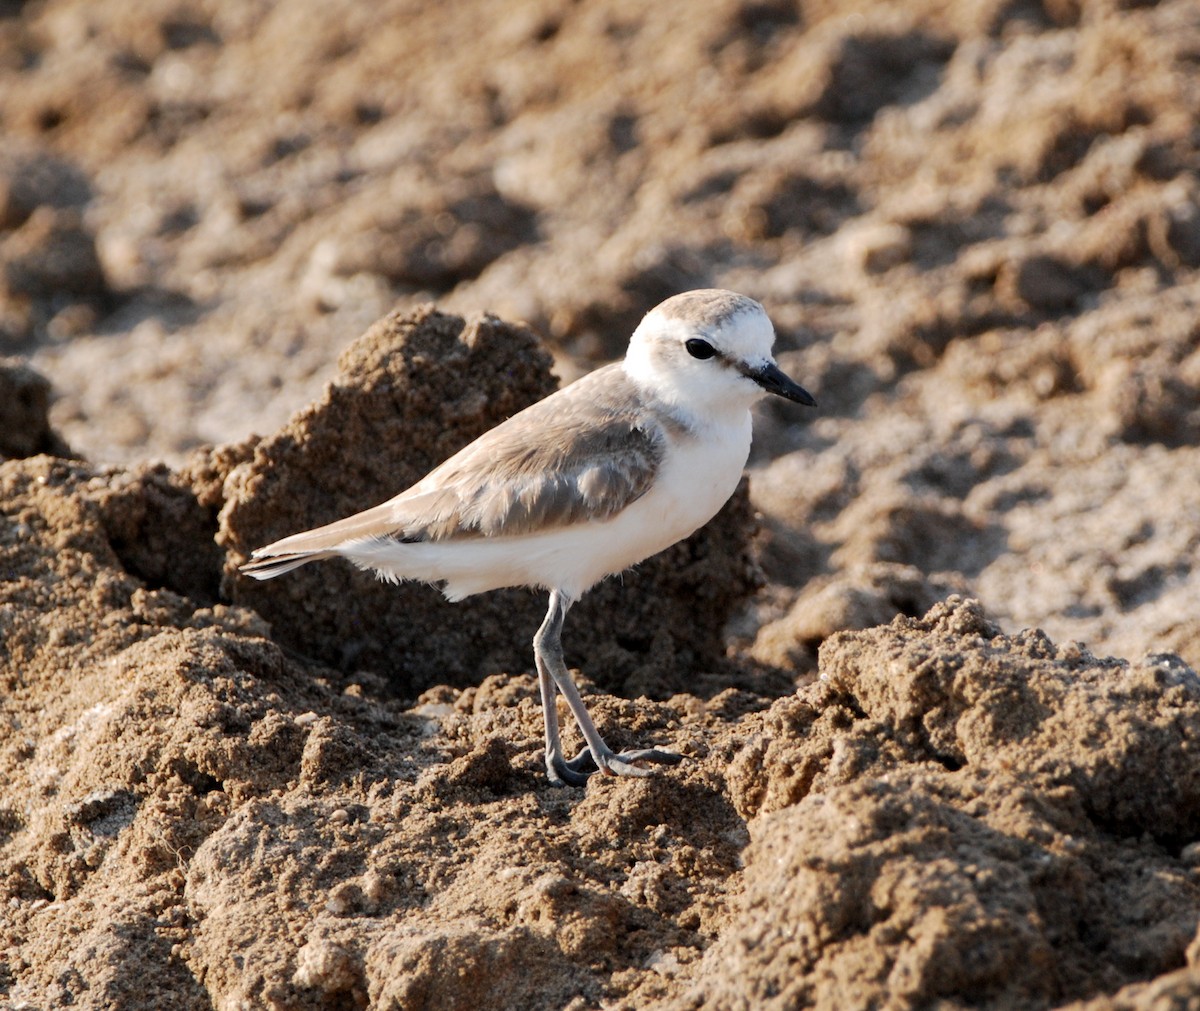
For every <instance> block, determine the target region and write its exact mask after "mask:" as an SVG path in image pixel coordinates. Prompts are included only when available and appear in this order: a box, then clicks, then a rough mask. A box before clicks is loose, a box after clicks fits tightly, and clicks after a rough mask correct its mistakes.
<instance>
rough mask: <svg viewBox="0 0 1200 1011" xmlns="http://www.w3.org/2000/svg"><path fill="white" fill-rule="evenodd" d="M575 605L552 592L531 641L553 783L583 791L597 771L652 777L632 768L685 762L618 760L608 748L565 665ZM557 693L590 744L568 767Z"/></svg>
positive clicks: (632, 754) (643, 754) (644, 755)
mask: <svg viewBox="0 0 1200 1011" xmlns="http://www.w3.org/2000/svg"><path fill="white" fill-rule="evenodd" d="M573 603H574V601H573V600H571V598H570V597H568V596H566V595H565V594H562V593H559V591H558V590H551V591H550V607H549V609H548V610H547V611H546V618H545V620H544V621H543V622H542V626H541V628H539V629H538V632H537V635H536V636H535V637H534V640H533V655H534V661H535V662H536V664H537V669H538V683H539V685H540V687H541V692H542V710H543V714H544V718H545V721H546V772H547V774H548V775H549V776H550V782H552V783H555V784H557V785H570V786H582V785H583V784H584V783H586V782H587V778H588V776H590V775H591V774H592V773H593V772H594V771H596V770H597V769H600V770H601V771H603V772H606V773H608V774H609V775H616V776H648V775H650V770H649V769H643V768H641V767H640V766H638V765H636V764H634V763H636V762H658V763H661V764H666V765H675V764H676V763H678V762H679V761H681V760H682V759H681V756H679V755H676V754H674V753H672V752H670V751H658V750H657V749H654V748H646V749H644V750H640V751H626V752H622V753H621V754H619V755H618V754H616V753H615V752H614V751H613V750H612V749H611V748H610V747H609V746H608V745H607V744H605V743H604V739H603V738H602V737H601V736H600V732H599V731H598V730H597V729H596V725H595V724H594V723H593V722H592V718H591V716H589V715H588V711H587V707H586V706H584V704H583V699H582V698H580V696H579V689H578V688H576V687H575V682H574V680H572V678H571V674H570V672H569V671H568V670H567V665H566V664H565V663H564V662H563V654H562V626H563V620H564V619H565V618H566V616H567V611H569V610H570V609H571V605H572V604H573ZM555 687H557V688H558V690H559V691H560V692H562V694H563V697H564V698H565V699H566V700H567V706H568V707H569V708H570V710H571V715H572V716H574V717H575V722H576V723H577V724H578V725H579V729H580V732H581V733H582V734H583V739H584V741H586V742H587V747H586V748H584V750H583V751H581V752H580V753H579V754H578V755H577V756H576V757H575V758H574V759H572V760H571V761H570V762H568V761H566V760H565V759H564V758H563V753H562V741H561V740H560V739H559V735H558V712H557V710H556V709H555V705H554V689H555Z"/></svg>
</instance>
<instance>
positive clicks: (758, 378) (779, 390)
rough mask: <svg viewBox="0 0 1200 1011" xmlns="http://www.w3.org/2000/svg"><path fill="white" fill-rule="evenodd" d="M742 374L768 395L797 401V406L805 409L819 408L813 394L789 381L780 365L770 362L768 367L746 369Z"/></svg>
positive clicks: (796, 383)
mask: <svg viewBox="0 0 1200 1011" xmlns="http://www.w3.org/2000/svg"><path fill="white" fill-rule="evenodd" d="M742 374H743V375H744V376H746V377H747V378H749V379H753V380H754V381H755V382H756V383H758V385H759V386H761V387H762V388H763V389H764V390H766V391H767V392H768V393H774V394H775V395H776V396H779V397H783V398H785V399H786V400H792V401H795V403H797V404H803V405H804V406H805V407H816V406H817V402H816V401H815V400H813V398H812V394H811V393H809V392H808V390H806V389H805V388H804V387H803V386H801V385H800V384H799V383H798V382H796V381H795V380H793V379H789V378H788V377H787V376H786V375H784V374H783V372H781V371H780V369H779V366H778V365H775V364H773V363H771V362H768V363H767V364H766V365H760V366H758V367H757V368H749V367H744V368H743V369H742Z"/></svg>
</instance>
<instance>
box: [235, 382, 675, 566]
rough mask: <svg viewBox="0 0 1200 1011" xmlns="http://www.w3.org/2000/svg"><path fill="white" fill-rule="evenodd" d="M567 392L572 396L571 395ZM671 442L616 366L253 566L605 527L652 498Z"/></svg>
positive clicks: (265, 552) (271, 548) (290, 540)
mask: <svg viewBox="0 0 1200 1011" xmlns="http://www.w3.org/2000/svg"><path fill="white" fill-rule="evenodd" d="M568 392H569V394H570V395H569V396H568V395H567V394H568ZM664 448H665V436H664V434H663V431H662V428H661V427H660V425H659V424H658V422H657V421H656V420H655V416H654V414H653V413H652V412H651V411H649V410H647V409H646V407H645V405H644V403H643V402H642V400H641V398H640V396H639V394H638V392H637V390H636V389H635V388H634V387H633V386H632V384H631V383H630V382H629V381H628V380H627V379H626V378H625V374H624V372H623V371H622V370H621V369H620V366H616V365H610V366H607V367H605V368H603V369H599V370H598V371H596V372H593V373H591V374H590V375H588V376H585V377H584V378H583V379H580V380H579V381H578V382H577V383H574V384H572V385H571V386H570V387H568V388H567V389H564V390H560V391H559V392H558V393H555V394H552V395H551V396H549V397H547V398H546V399H545V400H541V401H539V402H538V403H536V404H534V405H533V406H532V407H528V408H526V409H525V410H524V411H521V412H520V413H519V414H517V415H515V416H513V417H512V418H509V419H508V421H505V422H504V423H502V424H500V425H498V426H497V427H495V428H493V429H492V430H491V431H490V432H487V433H486V434H484V435H482V436H480V437H479V438H478V439H476V440H475V441H474V442H472V443H471V444H470V445H468V446H466V447H464V448H463V449H461V450H460V451H459V452H458V453H456V454H455V455H454V456H452V457H450V459H449V460H447V461H446V462H445V463H443V464H442V465H441V466H439V467H438V468H437V469H435V470H434V471H432V472H431V473H430V474H429V475H428V476H427V477H426V478H424V479H423V480H422V481H420V482H419V483H417V484H416V485H414V486H413V487H412V488H410V489H408V490H407V491H405V492H403V493H401V494H400V495H397V496H396V497H395V498H393V499H391V500H389V501H387V502H384V503H383V504H382V505H377V506H374V507H373V508H371V509H367V510H365V511H364V512H361V513H357V514H355V515H354V516H348V517H346V518H345V519H342V520H338V521H337V522H335V523H330V524H328V525H326V526H323V527H318V528H317V529H315V530H307V531H305V532H304V533H300V534H293V535H292V536H291V537H285V538H284V539H283V540H281V541H276V542H275V543H274V544H270V545H268V546H267V547H265V548H259V549H258V550H257V551H255V552H254V557H255V558H256V559H260V561H259V562H257V563H252V564H251V565H250V566H249V567H247V571H250V572H251V574H254V570H255V568H256V567H257V568H259V569H261V570H262V574H263V575H273V574H275V573H276V571H284V570H283V569H280V568H279V566H278V565H273V564H272V563H271V562H270V559H272V558H281V557H283V556H288V557H296V558H299V556H302V555H303V556H309V557H315V556H317V555H318V554H320V553H324V552H328V551H331V550H332V549H335V548H336V547H337V546H339V545H341V544H344V543H346V542H347V541H351V540H359V539H365V538H372V537H394V538H397V539H399V540H406V541H439V540H446V539H448V538H451V537H473V536H484V537H496V536H503V535H508V536H515V535H518V534H524V533H529V532H531V531H534V530H544V529H547V528H551V527H559V526H567V525H569V524H572V523H578V522H582V521H584V520H587V519H607V518H608V517H611V516H614V515H616V514H617V513H619V512H620V511H621V510H622V509H624V508H625V507H626V506H627V505H629V504H630V503H631V502H634V501H636V500H637V499H638V498H640V497H641V496H642V495H644V494H645V493H646V491H647V490H648V489H649V487H650V485H651V484H652V483H653V481H654V477H655V475H656V474H657V473H658V469H659V466H660V464H661V461H662V455H663V451H664Z"/></svg>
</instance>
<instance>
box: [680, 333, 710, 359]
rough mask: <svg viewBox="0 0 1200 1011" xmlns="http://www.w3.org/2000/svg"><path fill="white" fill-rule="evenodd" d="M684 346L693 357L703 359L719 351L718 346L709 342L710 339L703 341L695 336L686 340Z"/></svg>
mask: <svg viewBox="0 0 1200 1011" xmlns="http://www.w3.org/2000/svg"><path fill="white" fill-rule="evenodd" d="M683 346H684V347H685V348H687V352H688V354H689V355H691V356H692V357H693V358H699V359H700V360H701V361H704V360H705V359H706V358H711V357H712V356H713V355H715V354H716V353H717V349H716V348H714V347H713V346H712V345H711V344H709V343H708V341H702V340H701V339H700V338H699V337H693V338H692V339H691V340H690V341H685V342H684V345H683Z"/></svg>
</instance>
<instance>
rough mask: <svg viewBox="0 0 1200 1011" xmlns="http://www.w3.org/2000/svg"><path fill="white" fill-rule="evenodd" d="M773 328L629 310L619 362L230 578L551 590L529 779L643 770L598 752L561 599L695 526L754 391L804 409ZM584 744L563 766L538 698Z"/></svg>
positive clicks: (740, 459) (753, 310) (715, 312)
mask: <svg viewBox="0 0 1200 1011" xmlns="http://www.w3.org/2000/svg"><path fill="white" fill-rule="evenodd" d="M774 342H775V331H774V328H773V327H772V326H771V321H770V320H769V319H768V318H767V314H766V312H765V311H764V310H763V307H762V306H761V305H759V304H758V303H757V302H756V301H754V300H753V299H751V298H747V297H746V296H745V295H738V294H735V293H734V292H731V291H722V290H717V289H703V290H699V291H689V292H685V293H683V294H681V295H676V296H674V297H673V298H669V299H667V300H666V301H665V302H663V303H662V304H661V305H659V306H657V307H656V308H654V309H652V310H651V311H650V312H649V313H647V314H646V316H645V318H644V319H643V320H642V322H641V324H640V325H639V326H638V328H637V329H636V330H635V331H634V333H633V337H632V338H631V339H630V342H629V349H628V351H627V352H626V354H625V358H624V360H623V361H620V362H615V363H613V364H612V365H608V366H605V367H604V368H601V369H597V370H596V371H595V372H592V373H591V374H589V375H587V376H585V377H584V378H582V379H580V380H578V381H577V382H575V383H572V384H571V385H570V386H567V387H565V388H563V389H561V390H559V391H558V392H557V393H554V394H551V395H550V396H548V397H546V398H545V399H544V400H541V401H539V402H538V403H536V404H534V405H533V406H531V407H528V408H526V409H525V410H523V411H521V412H520V413H519V414H516V415H514V416H513V417H511V418H509V419H508V420H507V421H505V422H503V423H501V424H499V425H497V426H496V427H495V428H493V429H492V430H491V431H490V432H487V433H486V434H484V435H482V436H480V437H479V438H478V439H476V440H475V441H474V442H473V443H471V444H470V445H469V446H466V447H465V448H464V449H461V450H459V452H457V453H456V454H454V456H452V457H450V459H449V460H447V461H446V462H445V463H443V464H442V465H441V466H439V467H437V468H436V469H435V470H434V471H432V472H431V473H430V474H429V475H428V476H427V477H425V478H424V479H423V480H421V481H419V482H418V483H417V484H415V485H413V486H412V487H411V488H409V489H408V490H407V491H403V492H401V493H400V494H399V495H397V496H396V497H395V498H393V499H389V500H388V501H387V502H384V503H383V504H382V505H378V506H375V507H374V508H372V509H367V510H366V511H364V512H361V513H358V514H356V515H354V516H350V517H347V518H346V519H342V520H338V521H337V522H335V523H330V524H328V525H327V526H323V527H318V528H316V529H315V530H308V531H305V532H304V533H299V534H293V535H292V536H291V537H285V538H284V539H283V540H280V541H276V542H275V543H274V544H269V545H267V546H266V547H264V548H259V549H258V550H257V551H255V552H254V553H253V555H252V560H251V561H250V562H249V563H248V564H246V565H245V566H243V567H242V571H243V572H245V573H246V574H248V575H250V576H253V577H255V578H256V579H270V578H271V577H273V576H278V575H280V574H282V573H284V572H288V571H290V570H291V569H294V568H296V567H297V566H300V565H304V564H305V563H307V562H311V561H316V560H317V559H321V558H333V557H335V556H339V555H340V556H342V557H344V558H348V559H349V560H350V561H352V562H353V563H354V564H355V565H357V566H359V567H360V568H363V569H371V570H374V571H375V572H376V573H377V574H378V575H379V576H380V577H381V578H383V579H386V580H390V581H392V582H399V581H401V580H406V579H419V580H422V581H424V582H427V583H440V584H442V590H443V592H444V593H445V595H446V597H447V598H448V599H449V600H462V599H463V598H464V597H469V596H470V595H471V594H474V593H482V592H484V591H485V590H495V589H499V588H500V587H504V586H531V587H541V588H544V589H547V590H549V591H550V607H549V610H548V611H547V613H546V618H545V620H544V621H543V622H542V625H541V627H540V628H539V629H538V632H537V635H536V636H535V637H534V640H533V650H534V661H535V663H536V665H537V671H538V681H539V685H540V688H541V696H542V710H543V713H544V717H545V724H546V771H547V773H548V774H549V776H550V780H551V782H553V783H555V784H557V785H571V786H581V785H583V784H584V783H585V782H586V781H587V778H588V776H590V775H591V774H592V773H593V772H595V771H597V770H601V771H603V772H606V773H610V774H615V775H622V776H645V775H649V770H648V769H646V768H644V767H643V763H648V762H649V763H665V764H675V763H677V762H678V761H680V756H679V755H676V754H673V753H671V752H667V751H659V750H657V749H654V748H648V749H644V750H638V751H626V752H622V753H620V754H617V753H615V752H614V751H613V750H612V749H611V748H609V746H608V745H607V744H605V743H604V739H603V738H602V737H601V736H600V733H599V732H598V731H597V729H596V726H595V724H594V723H593V722H592V720H591V718H590V717H589V715H588V711H587V708H586V707H585V706H584V704H583V699H582V698H580V695H579V691H578V689H577V688H576V687H575V683H574V681H573V680H572V679H571V675H570V673H569V672H568V670H567V667H566V664H565V663H564V662H563V651H562V641H561V634H562V626H563V619H564V618H565V617H566V615H567V611H568V610H569V609H570V607H571V605H572V604H573V603H575V601H577V600H578V599H579V598H580V597H581V596H582V595H583V594H584V593H585V592H586V591H587V590H588V589H589V588H591V587H592V586H594V585H595V584H596V583H598V582H599V581H600V580H601V579H603V578H604V577H605V576H609V575H612V574H613V573H616V572H621V571H622V570H624V569H627V568H629V567H630V566H632V565H636V564H637V563H638V562H640V561H642V560H643V559H644V558H648V557H649V556H650V555H653V554H655V553H656V552H658V551H662V550H663V549H664V548H667V547H669V546H670V545H672V544H674V543H675V542H676V541H679V540H682V539H683V538H684V537H687V536H688V535H689V534H691V533H692V532H694V531H695V530H697V529H699V528H700V527H701V526H703V525H704V524H705V523H707V522H708V521H709V520H710V519H712V517H713V516H715V515H716V513H717V510H719V509H720V508H721V506H722V505H724V504H725V502H726V501H727V500H728V499H729V497H730V495H732V494H733V491H734V488H736V487H737V483H738V481H739V479H740V478H741V475H742V470H743V468H744V467H745V465H746V459H747V457H748V456H749V453H750V434H751V433H750V427H751V426H750V406H751V405H752V404H753V403H754V402H755V401H756V400H758V399H759V398H760V397H761V396H762V395H763V394H764V393H775V394H778V395H779V396H781V397H785V398H787V399H788V400H792V401H795V402H796V403H798V404H805V405H807V406H810V407H811V406H815V401H814V400H813V398H812V397H811V396H810V395H809V394H808V393H807V392H806V391H805V390H804V389H803V388H802V387H800V386H799V385H797V384H796V383H795V382H793V381H792V380H791V379H789V378H788V377H787V376H786V375H784V374H783V372H781V371H780V370H779V367H778V366H777V365H776V364H775V361H774V359H773V357H772V355H771V348H772V346H773V344H774ZM556 689H557V690H558V691H560V692H562V694H563V697H564V698H565V699H566V701H567V705H568V707H569V708H570V710H571V713H572V715H573V716H574V717H575V721H576V723H578V724H579V729H580V731H582V733H583V738H584V741H585V742H586V746H585V747H584V749H583V750H582V751H581V752H580V753H579V754H578V755H577V756H576V757H575V758H574V759H571V760H569V761H568V760H567V759H566V758H565V757H564V755H563V750H562V744H561V741H560V739H559V732H558V714H557V709H556V707H555V690H556Z"/></svg>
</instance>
